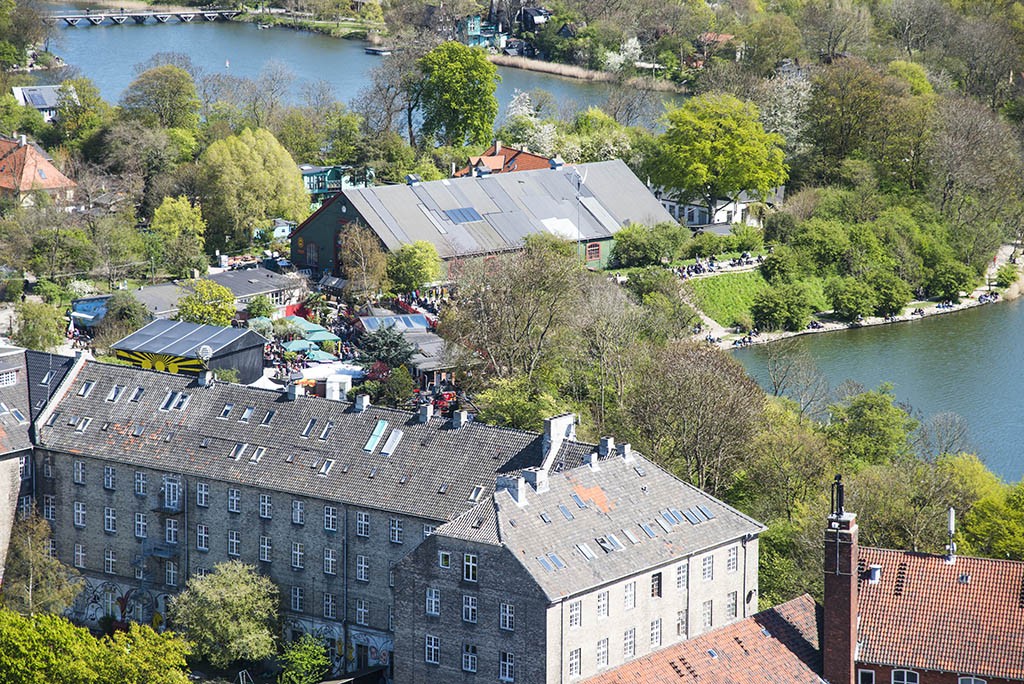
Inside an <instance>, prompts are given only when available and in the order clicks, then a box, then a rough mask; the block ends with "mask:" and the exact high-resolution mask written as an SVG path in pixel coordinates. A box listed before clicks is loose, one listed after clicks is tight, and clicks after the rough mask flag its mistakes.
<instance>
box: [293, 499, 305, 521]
mask: <svg viewBox="0 0 1024 684" xmlns="http://www.w3.org/2000/svg"><path fill="white" fill-rule="evenodd" d="M292 523H293V524H295V525H305V524H306V504H304V503H303V502H301V501H298V500H297V499H292Z"/></svg>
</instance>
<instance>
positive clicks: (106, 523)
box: [103, 506, 117, 534]
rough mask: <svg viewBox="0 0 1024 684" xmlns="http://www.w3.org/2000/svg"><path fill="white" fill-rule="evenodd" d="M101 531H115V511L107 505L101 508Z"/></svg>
mask: <svg viewBox="0 0 1024 684" xmlns="http://www.w3.org/2000/svg"><path fill="white" fill-rule="evenodd" d="M103 531H104V532H109V533H111V534H116V533H117V511H115V510H114V509H113V508H111V507H109V506H107V507H105V508H104V509H103Z"/></svg>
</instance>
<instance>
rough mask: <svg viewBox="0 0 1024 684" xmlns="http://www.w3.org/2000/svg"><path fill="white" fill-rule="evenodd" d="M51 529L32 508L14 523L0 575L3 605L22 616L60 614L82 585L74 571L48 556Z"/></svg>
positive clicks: (53, 557) (51, 534)
mask: <svg viewBox="0 0 1024 684" xmlns="http://www.w3.org/2000/svg"><path fill="white" fill-rule="evenodd" d="M52 538H53V530H51V529H50V523H48V522H47V521H46V520H44V519H43V518H42V516H40V515H39V513H38V512H37V511H36V510H35V509H34V508H33V509H32V512H31V513H30V514H29V515H28V516H27V517H25V518H21V519H20V520H18V521H16V522H15V523H14V529H13V530H12V531H11V544H10V547H9V548H8V550H7V564H6V568H5V572H4V590H3V602H4V605H5V606H7V607H8V608H10V609H11V610H14V611H17V612H18V613H21V614H23V615H33V614H35V613H63V612H64V610H65V609H66V608H68V607H69V606H70V605H71V602H72V601H74V600H75V597H76V596H77V595H78V592H79V591H81V589H82V585H81V584H80V583H79V581H78V580H79V574H78V571H77V570H75V569H74V568H69V567H68V566H66V565H64V564H63V563H61V562H60V560H58V559H57V558H56V557H55V556H51V555H50V540H51V539H52Z"/></svg>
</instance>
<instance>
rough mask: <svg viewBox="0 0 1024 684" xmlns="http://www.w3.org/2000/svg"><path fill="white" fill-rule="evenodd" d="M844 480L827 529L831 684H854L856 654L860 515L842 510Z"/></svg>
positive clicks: (825, 656)
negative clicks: (858, 524) (858, 526)
mask: <svg viewBox="0 0 1024 684" xmlns="http://www.w3.org/2000/svg"><path fill="white" fill-rule="evenodd" d="M843 499H844V494H843V479H842V476H841V475H836V480H835V482H834V483H832V512H831V513H830V514H829V516H828V526H827V527H826V528H825V607H824V618H825V619H824V622H825V627H824V630H823V632H824V633H823V641H824V643H823V646H822V660H823V664H824V675H825V679H826V680H827V681H828V682H830V684H854V677H855V674H856V668H855V666H854V658H855V657H856V653H857V560H858V550H857V515H856V514H854V513H848V512H847V511H846V510H844V508H843V504H844V501H843Z"/></svg>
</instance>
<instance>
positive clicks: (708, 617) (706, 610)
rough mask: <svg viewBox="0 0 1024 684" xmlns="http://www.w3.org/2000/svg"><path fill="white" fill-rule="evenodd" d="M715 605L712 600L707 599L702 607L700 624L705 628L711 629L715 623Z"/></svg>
mask: <svg viewBox="0 0 1024 684" xmlns="http://www.w3.org/2000/svg"><path fill="white" fill-rule="evenodd" d="M713 613H714V607H713V606H712V603H711V601H705V602H704V603H703V604H701V607H700V624H701V627H703V628H704V629H711V625H712V624H714V614H713Z"/></svg>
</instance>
